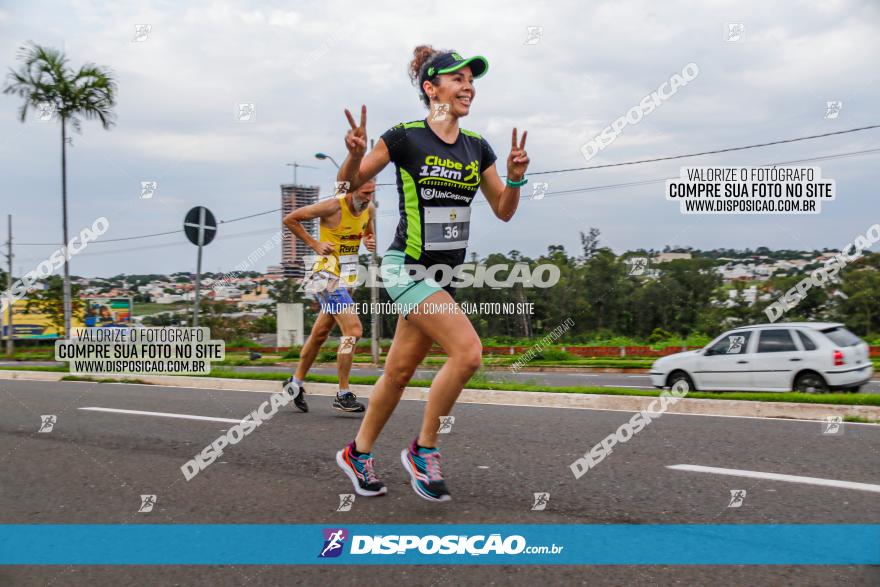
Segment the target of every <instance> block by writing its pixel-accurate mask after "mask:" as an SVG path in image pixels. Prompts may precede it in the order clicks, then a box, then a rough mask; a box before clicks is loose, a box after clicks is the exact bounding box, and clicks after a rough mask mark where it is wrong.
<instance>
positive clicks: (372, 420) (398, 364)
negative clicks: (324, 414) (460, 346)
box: [355, 318, 434, 452]
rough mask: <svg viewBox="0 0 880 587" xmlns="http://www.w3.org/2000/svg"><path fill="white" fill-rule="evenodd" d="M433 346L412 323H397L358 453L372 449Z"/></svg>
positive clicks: (358, 440)
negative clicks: (414, 374)
mask: <svg viewBox="0 0 880 587" xmlns="http://www.w3.org/2000/svg"><path fill="white" fill-rule="evenodd" d="M432 344H434V341H432V340H431V339H430V338H428V337H427V336H425V335H424V334H422V332H421V330H419V328H418V327H416V326H415V325H414V324H413V323H412V322H411V321H410V320H404V319H403V318H399V319H398V320H397V330H396V331H395V333H394V341H393V342H392V343H391V349H390V350H389V351H388V359H387V360H386V361H385V370H384V372H383V374H382V376H381V377H380V378H379V381H377V382H376V386H375V387H374V388H373V393H372V394H370V402H369V404H368V405H367V413H366V414H364V419H363V420H362V421H361V427H360V430H358V433H357V437H356V438H355V447H356V448H357V450H358V451H359V452H370V451H372V450H373V443H374V442H375V441H376V438H378V437H379V433H380V432H382V428H384V427H385V424H386V423H387V422H388V418H390V417H391V414H392V413H393V412H394V408H396V407H397V404H398V403H399V402H400V396H401V395H403V390H404V389H406V385H407V384H408V383H409V380H410V379H412V376H413V373H415V370H416V368H417V367H418V366H419V363H421V362H422V360H423V359H424V358H425V355H427V354H428V350H430V348H431V345H432Z"/></svg>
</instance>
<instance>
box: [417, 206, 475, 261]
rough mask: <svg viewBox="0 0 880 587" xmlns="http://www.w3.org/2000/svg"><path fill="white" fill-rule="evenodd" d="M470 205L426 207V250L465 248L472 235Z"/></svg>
mask: <svg viewBox="0 0 880 587" xmlns="http://www.w3.org/2000/svg"><path fill="white" fill-rule="evenodd" d="M470 221H471V209H470V208H469V207H464V206H462V207H458V206H450V207H442V208H441V207H435V208H425V235H424V239H425V250H426V251H450V250H455V249H465V248H467V244H468V237H469V236H470V224H471V222H470Z"/></svg>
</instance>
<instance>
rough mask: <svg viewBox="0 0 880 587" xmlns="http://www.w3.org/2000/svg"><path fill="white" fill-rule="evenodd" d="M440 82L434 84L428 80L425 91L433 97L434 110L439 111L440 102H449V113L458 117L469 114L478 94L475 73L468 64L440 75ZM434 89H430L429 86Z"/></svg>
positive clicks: (432, 106) (432, 105) (432, 107)
mask: <svg viewBox="0 0 880 587" xmlns="http://www.w3.org/2000/svg"><path fill="white" fill-rule="evenodd" d="M439 79H440V83H439V84H438V85H436V86H435V85H434V84H432V83H431V82H427V84H428V85H427V86H425V88H426V89H425V92H427V93H428V96H433V98H432V99H431V109H432V112H436V111H438V109H439V108H440V106H438V105H440V104H449V113H450V114H452V115H453V116H455V117H456V118H461V117H462V116H467V115H468V113H469V112H470V109H471V104H472V103H473V101H474V97H475V96H476V88H474V74H473V73H471V68H470V67H469V66H467V65H465V66H464V67H462V68H461V69H459V70H458V71H453V72H452V73H444V74H441V75H440V76H439ZM429 86H430V89H431V90H433V91H430V90H429V89H428V87H429Z"/></svg>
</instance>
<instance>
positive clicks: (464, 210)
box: [336, 46, 529, 501]
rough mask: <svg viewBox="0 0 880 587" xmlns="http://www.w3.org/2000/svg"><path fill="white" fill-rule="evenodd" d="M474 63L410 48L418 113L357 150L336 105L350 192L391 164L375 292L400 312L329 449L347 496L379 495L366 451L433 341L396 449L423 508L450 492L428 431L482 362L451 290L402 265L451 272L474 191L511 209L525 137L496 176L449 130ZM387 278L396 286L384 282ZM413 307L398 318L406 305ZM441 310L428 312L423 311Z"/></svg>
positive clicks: (490, 160) (356, 133)
mask: <svg viewBox="0 0 880 587" xmlns="http://www.w3.org/2000/svg"><path fill="white" fill-rule="evenodd" d="M488 67H489V64H488V62H487V61H486V59H485V58H483V57H471V58H469V59H465V58H463V57H462V56H461V55H459V54H458V53H456V52H453V51H436V50H434V49H433V48H432V47H430V46H419V47H416V49H415V51H414V52H413V60H412V62H411V63H410V78H411V80H412V81H413V83H414V84H416V85H417V86H418V88H419V92H420V97H421V100H422V102H423V103H424V105H425V106H427V107H428V108H429V110H430V115H429V116H428V117H427V118H426V119H424V120H416V121H413V122H406V123H401V124H398V125H397V126H394V127H392V128H391V129H390V130H388V131H387V132H385V134H383V135H382V138H381V139H379V141H378V142H377V143H376V146H375V148H373V149H372V150H371V151H370V153H369V154H366V144H367V143H366V141H367V136H366V117H367V111H366V107H365V106H362V107H361V119H360V124H359V125H358V124H356V123H355V120H354V118H353V117H352V115H351V113H350V112H349V111H348V110H346V111H345V115H346V117H347V118H348V122H349V125H350V126H351V130H349V131H348V133H347V134H346V137H345V144H346V147H347V148H348V151H349V154H348V157H347V158H346V160H345V162H344V163H343V165H342V167H341V168H340V171H339V177H338V179H340V180H342V181H348V182H350V183H351V186H352V188H356V187H357V186H359V185H361V183H362V182H363V181H365V179H366V178H371V177H375V176H376V175H377V174H378V173H379V172H380V171H381V170H382V169H383V168H384V167H385V166H386V165H388V163H394V166H395V170H396V175H397V190H398V193H399V195H400V205H399V207H400V223H399V224H398V226H397V232H396V235H395V238H394V241H393V242H392V243H391V247H390V248H389V250H388V251H387V253H386V254H385V256H384V258H383V260H382V275H383V279H385V276H386V275H390V276H392V277H393V279H392V280H386V284H385V286H386V291H387V292H388V295H389V296H390V297H391V299H392V301H393V302H395V303H396V304H398V305H399V306H400V307H401V308H402V309H403V311H402V312H401V316H400V317H399V318H398V321H397V331H396V332H395V334H394V341H393V343H392V345H391V349H390V351H389V353H388V359H387V361H386V363H385V370H384V373H383V375H382V377H380V379H379V381H377V382H376V387H375V389H374V390H373V393H372V394H371V395H370V402H369V407H368V408H367V413H366V415H365V416H364V419H363V421H362V422H361V427H360V430H359V431H358V434H357V437H356V438H355V440H354V441H353V442H351V443H350V444H349V445H348V446H346V447H345V448H343V449H342V450H340V451H339V452H338V453H336V462H337V464H338V465H339V467H340V468H341V469H342V470H343V472H345V474H346V475H347V476H348V477H349V478H350V479H351V481H352V483H353V484H354V489H355V491H356V492H357V493H358V494H359V495H365V496H372V495H382V494H384V493H385V492H386V487H385V485H384V484H383V483H382V482H381V481H380V480H379V479H378V477H377V476H376V473H375V470H374V466H373V456H372V453H371V451H372V450H373V444H374V442H375V441H376V439H377V438H378V436H379V434H380V433H381V431H382V428H383V427H384V426H385V424H386V423H387V422H388V419H389V418H390V417H391V414H392V412H394V409H395V407H396V406H397V404H398V402H399V401H400V396H401V394H402V393H403V390H404V389H405V388H406V385H407V383H409V381H410V379H411V378H412V376H413V373H414V372H415V369H416V367H417V366H418V365H419V364H420V363H421V362H422V360H423V359H424V358H425V355H427V353H428V350H429V349H430V348H431V346H432V345H433V344H434V343H435V342H436V343H438V344H439V345H440V346H441V347H442V348H443V350H444V351H445V352H446V354H447V355H448V359H447V361H446V363H445V364H444V365H443V367H442V368H441V369H440V371H438V372H437V375H436V376H435V377H434V380H433V381H432V383H431V390H430V393H429V395H428V402H427V404H426V406H425V412H424V417H423V419H422V424H421V429H420V430H419V433H418V436H417V437H416V438H415V439H414V440H413V441H412V443H411V444H410V446H408V447H407V448H404V449H403V451H402V452H401V454H400V458H401V462H402V464H403V467H404V469H405V470H406V471H407V473H408V474H409V476H410V480H411V485H412V488H413V490H415V492H416V494H417V495H419V497H422V498H424V499H426V500H429V501H449V500H450V499H451V496H450V494H449V491H448V490H447V488H446V484H445V483H444V481H443V475H442V473H441V470H440V450H439V449H438V448H437V433H438V428H439V425H440V418H441V417H443V416H447V415H448V414H449V413H450V412H451V411H452V407H453V405H454V404H455V400H456V399H457V398H458V396H459V394H460V393H461V390H462V388H463V387H464V385H465V383H466V382H467V381H468V380H469V379H470V378H471V376H472V375H473V374H474V372H475V371H476V370H477V369H478V368H479V367H480V364H481V362H482V345H481V343H480V338H479V337H478V336H477V333H476V331H474V328H473V326H472V325H471V322H470V320H469V319H468V318H467V316H465V315H464V314H463V313H462V312H461V311H460V309H459V308H458V306H457V305H455V304H454V300H453V293H454V290H453V288H451V287H449V286H447V287H445V288H440V287H439V286H438V285H437V284H436V283H435V282H433V281H431V280H420V281H413V280H412V279H411V278H410V277H409V274H408V271H407V270H406V268H405V267H404V266H405V265H408V264H409V265H421V266H424V267H426V268H427V271H426V274H427V275H431V274H432V271H431V267H434V266H437V265H448V266H450V267H453V268H454V267H455V266H457V265H459V264H461V263H462V262H463V261H464V258H465V253H466V249H467V243H468V237H469V234H470V216H471V209H470V205H471V202H472V201H473V199H474V198H475V197H476V193H477V188H481V189H482V192H483V195H484V196H485V197H486V199H487V200H488V202H489V205H490V206H491V207H492V211H493V212H494V213H495V216H497V217H498V218H500V219H501V220H503V221H504V222H507V221H509V220H510V219H511V218H512V217H513V215H514V213H515V212H516V209H517V205H518V203H519V198H520V186H522V185H524V184H525V183H526V180H525V179H524V178H523V177H524V175H525V172H526V169H527V167H528V164H529V157H528V155H527V154H526V151H525V143H526V133H525V132H523V134H522V140H521V141H520V142H519V143H518V142H517V130H516V129H515V128H514V129H513V133H512V137H511V151H510V155H509V156H508V158H507V181H506V182H505V181H502V180H501V178H500V177H499V176H498V172H497V170H496V169H495V159H496V157H495V154H494V152H493V151H492V148H491V147H490V146H489V143H488V142H487V141H486V140H485V139H484V138H482V137H481V136H480V135H479V134H477V133H475V132H473V131H469V130H465V129H463V128H460V127H459V120H460V119H461V118H462V117H464V116H467V115H468V113H469V112H470V109H471V104H472V102H473V100H474V95H475V90H474V83H473V82H474V78H479V77H481V76H482V75H484V74H485V73H486V70H487V69H488ZM392 282H396V283H392ZM413 307H418V311H412V312H409V313H407V312H406V309H408V308H413ZM437 307H439V308H443V310H442V311H439V312H438V311H434V310H433V308H437Z"/></svg>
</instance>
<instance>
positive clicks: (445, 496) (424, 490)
mask: <svg viewBox="0 0 880 587" xmlns="http://www.w3.org/2000/svg"><path fill="white" fill-rule="evenodd" d="M416 440H418V439H416ZM416 440H413V442H412V444H411V445H410V446H409V448H405V449H403V451H401V453H400V462H402V463H403V468H404V469H406V472H407V473H409V477H410V481H411V484H412V488H413V491H415V492H416V495H418V496H419V497H421V498H422V499H427V500H428V501H450V500H452V496H451V495H449V490H448V489H446V483H444V482H443V474H442V473H441V472H440V450H439V449H437V448H419V447H418V446H417V445H416Z"/></svg>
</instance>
